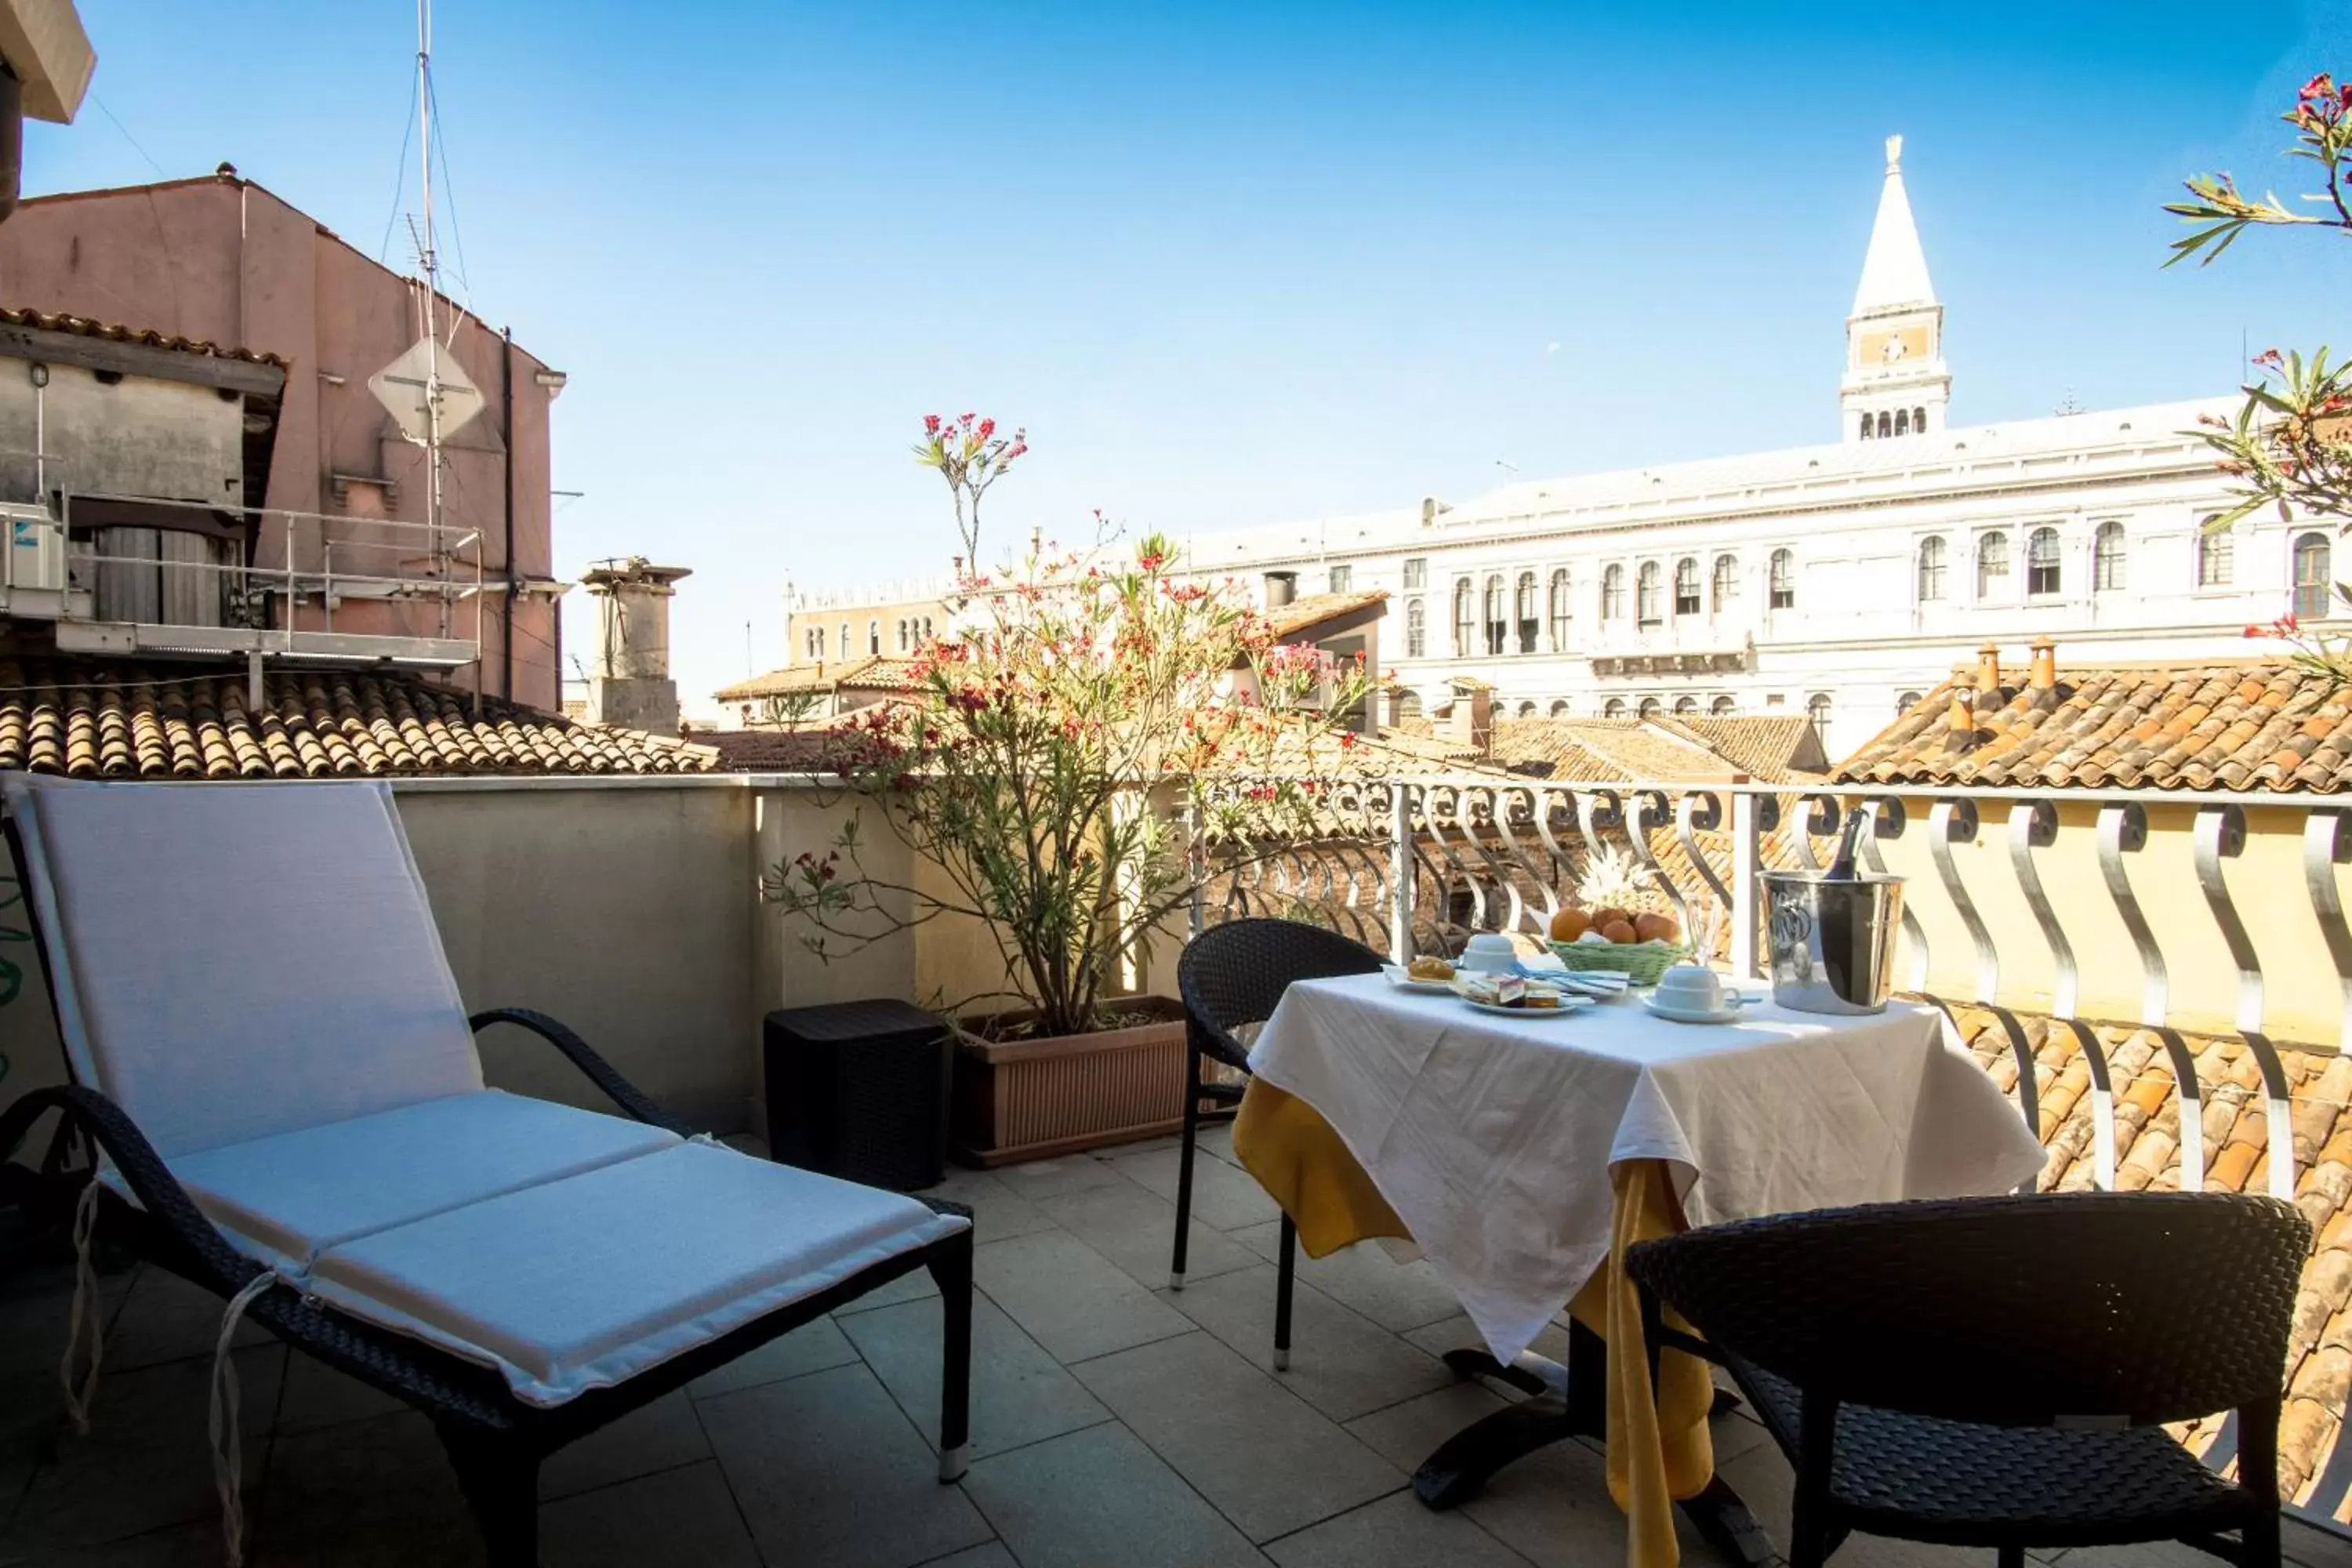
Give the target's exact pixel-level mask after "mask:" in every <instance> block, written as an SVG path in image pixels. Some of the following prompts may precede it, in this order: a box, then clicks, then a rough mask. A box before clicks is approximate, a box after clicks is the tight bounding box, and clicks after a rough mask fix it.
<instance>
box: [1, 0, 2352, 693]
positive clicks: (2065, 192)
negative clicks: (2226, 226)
mask: <svg viewBox="0 0 2352 1568" xmlns="http://www.w3.org/2000/svg"><path fill="white" fill-rule="evenodd" d="M81 9H82V14H83V16H84V19H85V21H86V23H87V24H88V26H89V31H90V33H91V36H92V37H93V39H94V40H95V42H96V44H97V46H98V49H99V56H100V64H99V70H98V76H97V79H96V81H95V83H94V92H95V96H96V99H97V100H98V102H97V103H95V104H93V105H91V106H90V107H89V108H87V109H86V110H84V112H83V115H82V118H81V119H80V121H79V122H78V123H77V124H75V125H74V126H72V127H70V128H68V129H59V128H53V127H47V126H34V127H31V128H29V130H28V134H27V139H26V141H27V145H26V164H27V174H26V188H27V190H28V191H47V190H58V189H70V188H75V187H79V186H84V185H96V184H128V183H136V182H140V181H144V180H148V179H152V178H156V177H158V171H159V169H160V171H161V172H162V173H163V174H169V175H173V176H179V175H186V174H199V173H203V172H205V171H208V170H210V169H211V168H212V167H213V165H214V164H215V163H218V162H219V161H221V160H222V159H224V158H226V159H228V160H230V161H231V162H233V163H236V165H237V166H238V168H239V169H240V170H242V171H243V172H244V173H245V174H247V175H249V176H251V177H252V178H255V179H257V180H259V181H261V182H262V183H263V184H267V185H268V186H269V187H270V188H271V189H272V190H274V191H277V192H278V193H279V194H280V195H284V196H285V197H287V198H288V199H289V200H291V201H292V202H294V203H295V204H296V205H299V206H301V207H302V208H304V209H305V210H307V211H309V212H310V213H312V214H314V215H315V216H318V217H319V218H320V220H321V221H322V222H324V223H326V224H327V225H328V226H330V227H331V228H333V229H335V230H336V231H338V232H339V233H341V234H342V235H343V236H344V237H347V238H349V239H352V241H353V242H354V243H356V244H359V245H360V246H361V247H362V248H364V249H367V250H369V251H371V252H373V251H374V250H375V249H376V248H377V247H378V244H379V242H380V240H381V239H382V237H383V234H384V232H385V228H386V224H387V220H388V219H389V218H390V217H392V216H393V215H394V213H395V212H396V211H398V210H401V209H403V208H405V207H408V206H413V205H414V204H415V172H414V166H413V165H414V156H413V153H412V154H411V156H410V157H409V159H408V160H407V161H406V166H405V168H404V164H403V162H402V159H401V149H402V144H403V138H404V131H405V128H406V120H407V116H408V114H409V105H410V97H409V80H410V70H411V58H412V51H413V49H414V47H415V45H414V32H413V27H414V16H413V11H412V8H411V7H410V6H409V5H406V4H404V3H403V0H365V3H362V0H342V3H341V4H337V5H317V4H315V3H314V0H201V3H200V0H81ZM1652 13H1657V15H1653V14H1652ZM2326 67H2334V68H2338V69H2339V70H2352V21H2347V18H2346V8H2345V7H2342V6H2340V5H2321V4H2318V3H2314V4H2310V5H2294V4H2280V3H2266V0H2244V3H2242V4H2238V5H2231V6H2227V7H2222V6H2214V5H2171V4H2163V3H2158V0H2136V3H2133V4H2106V3H2095V0H2067V3H2065V4H2058V5H2053V4H2049V3H2048V0H2039V3H2036V4H2032V5H2017V4H2010V3H2007V0H1979V3H1978V4H1975V5H1969V6H1966V7H1958V6H1943V5H1808V6H1794V5H1774V4H1764V3H1750V4H1745V5H1716V4H1708V3H1700V0H1685V3H1684V4H1681V5H1676V6H1675V7H1673V8H1672V9H1671V11H1668V10H1667V8H1664V7H1649V6H1629V5H1569V4H1559V3H1555V4H1547V5H1502V4H1481V3H1476V0H1464V3H1457V4H1448V5H1437V4H1430V5H1378V4H1370V3H1367V4H1360V5H1304V4H1295V3H1288V0H1262V3H1258V4H1236V5H1228V4H1223V3H1205V4H1189V5H1181V6H1176V5H1152V4H1133V5H1130V4H1120V5H1096V4H1074V5H1023V6H990V5H930V6H923V7H907V6H898V5H880V4H857V5H839V4H834V5H824V6H814V5H798V4H793V5H749V4H740V5H718V4H705V5H698V4H694V3H693V0H672V3H670V4H668V5H659V6H655V5H643V4H635V5H619V4H597V3H593V0H565V3H553V0H550V3H540V0H530V3H509V4H498V5H492V4H488V3H487V0H442V3H441V5H439V7H438V12H437V16H436V74H437V77H438V81H439V88H440V100H441V108H442V112H443V115H444V127H443V129H444V137H445V145H446V151H447V154H448V160H449V165H450V166H449V182H448V189H447V191H446V196H447V197H448V200H447V201H446V204H445V205H444V206H443V208H442V211H443V215H444V219H445V223H446V220H447V219H448V218H449V217H450V216H451V215H452V214H453V213H454V218H455V234H454V237H450V238H447V239H445V247H446V249H447V250H448V251H449V252H450V254H451V257H452V259H453V260H461V261H462V264H463V272H464V277H463V281H462V284H461V285H460V286H459V289H458V291H459V292H460V293H461V294H462V295H464V296H465V297H467V298H468V299H469V300H470V302H471V304H472V305H473V307H474V308H475V309H476V310H478V312H479V313H480V314H482V315H483V316H484V317H485V318H486V319H487V320H488V321H491V322H493V323H499V324H506V325H511V326H512V327H513V329H514V331H515V335H516V337H517V339H518V340H519V341H520V342H523V343H524V344H525V345H527V346H528V347H529V348H530V349H531V350H532V351H533V352H534V353H538V354H540V355H541V356H542V357H543V358H545V359H546V360H548V361H549V362H550V363H553V364H555V365H557V366H559V367H561V368H562V369H563V370H565V371H567V372H569V373H570V374H571V378H572V379H571V385H570V387H569V388H568V390H567V391H566V392H565V394H564V396H563V399H562V402H561V403H560V404H559V405H557V408H556V467H555V483H556V485H557V487H558V488H559V489H576V490H582V491H584V492H586V493H585V494H584V496H583V497H582V498H581V499H579V500H576V501H571V502H568V503H560V504H562V510H561V511H559V513H558V515H557V518H556V527H557V538H556V563H557V567H558V569H559V570H560V571H562V572H565V573H567V574H570V573H575V572H576V571H578V570H579V569H580V568H581V567H582V566H583V564H584V563H586V562H588V561H590V560H592V559H594V558H597V557H600V556H604V555H612V554H621V553H630V552H638V553H644V554H646V555H650V556H653V557H654V558H656V559H657V560H662V561H667V562H674V563H679V564H683V565H687V566H690V567H692V568H694V569H695V573H696V575H695V576H693V577H691V578H689V579H688V580H687V582H686V583H685V584H682V586H681V591H680V595H679V597H678V599H677V624H676V626H675V628H674V631H673V642H674V645H675V647H676V650H677V674H678V677H679V682H680V686H681V689H682V690H683V693H684V695H685V698H686V702H687V706H688V710H689V711H694V710H698V709H706V708H707V707H708V704H707V701H706V700H705V694H706V693H707V692H708V691H709V689H712V688H713V687H715V686H717V685H719V684H721V683H723V682H725V681H727V680H730V679H736V678H738V677H740V675H741V674H743V673H744V670H745V668H746V666H747V663H748V664H750V665H753V666H756V667H759V668H767V667H769V666H771V665H773V664H777V663H782V662H784V661H785V658H786V650H785V647H784V638H783V631H782V613H781V608H780V603H781V602H780V597H779V595H780V592H781V589H782V584H783V582H784V580H785V578H786V577H787V575H790V576H791V577H792V578H793V580H794V581H795V582H797V583H799V584H802V585H803V586H806V587H826V586H845V585H849V584H857V583H861V582H866V581H871V580H876V579H884V578H894V577H899V576H905V575H912V574H922V573H929V572H932V571H936V570H940V569H942V568H944V566H945V564H946V559H947V557H948V555H949V554H950V552H952V551H953V550H954V548H955V545H954V542H953V532H952V525H951V521H950V513H949V511H948V506H947V498H946V496H945V494H944V493H943V487H942V486H941V485H940V482H939V480H938V479H937V478H936V477H935V476H933V475H931V474H929V473H928V472H925V471H923V470H921V469H919V468H917V467H916V466H915V465H914V464H913V462H912V461H911V459H910V458H908V455H907V443H908V440H909V439H910V438H911V437H912V435H913V433H914V432H915V429H916V426H917V423H918V421H919V417H920V416H922V415H923V414H924V413H926V412H931V411H938V412H941V413H954V412H958V411H961V410H962V409H966V408H973V409H980V410H982V411H985V412H989V413H992V414H994V415H995V416H998V417H999V418H1000V419H1002V420H1003V421H1005V422H1006V423H1008V424H1010V423H1014V422H1024V423H1026V425H1027V426H1028V427H1029V430H1030V433H1031V438H1032V443H1033V446H1034V452H1033V454H1032V455H1031V457H1030V458H1028V459H1026V460H1025V464H1024V468H1020V469H1017V470H1016V471H1015V472H1014V473H1013V476H1011V477H1010V478H1008V479H1006V480H1005V482H1004V484H1003V487H1002V488H1001V489H999V490H998V491H996V492H995V493H994V494H993V495H992V498H991V501H990V513H989V517H990V525H989V527H990V535H991V537H992V539H993V540H995V541H996V542H999V543H1001V544H1007V545H1009V544H1012V543H1013V542H1015V541H1017V540H1018V539H1019V538H1021V537H1024V536H1025V534H1026V532H1027V531H1028V529H1029V527H1030V526H1031V525H1032V524H1033V523H1034V524H1037V525H1041V526H1043V527H1045V530H1046V531H1047V532H1048V533H1049V534H1051V533H1055V532H1057V531H1059V532H1060V533H1062V534H1063V535H1064V536H1065V537H1071V538H1075V537H1077V535H1078V534H1079V532H1080V531H1081V520H1083V519H1084V518H1085V517H1086V516H1087V510H1088V509H1089V508H1091V507H1096V506H1099V507H1102V508H1103V509H1105V510H1107V511H1108V512H1109V513H1111V514H1112V515H1114V516H1116V517H1118V518H1121V519H1124V520H1126V521H1127V522H1128V524H1129V526H1130V527H1131V528H1136V529H1142V528H1164V529H1168V530H1171V531H1178V532H1204V531H1211V530H1215V529H1221V528H1229V527H1236V526H1243V525H1247V524H1251V523H1259V522H1273V521H1287V520H1294V519H1304V518H1310V517H1314V516H1318V515H1326V514H1335V513H1344V512H1349V511H1357V510H1370V509H1373V508H1377V507H1382V506H1391V505H1398V504H1404V503H1409V502H1411V501H1412V500H1416V499H1417V498H1418V497H1420V496H1421V495H1422V494H1423V493H1429V492H1433V493H1436V494H1440V495H1446V496H1463V495H1469V494H1475V493H1476V492H1477V491H1479V490H1481V489H1486V488H1488V487H1490V486H1491V485H1493V484H1495V483H1496V482H1499V481H1502V480H1505V479H1508V478H1509V477H1510V475H1509V474H1508V473H1507V472H1506V471H1505V470H1503V469H1501V468H1498V467H1497V466H1496V464H1497V460H1498V459H1500V460H1503V461H1507V462H1508V463H1510V464H1512V465H1515V466H1516V467H1517V468H1518V469H1520V470H1521V471H1523V472H1524V473H1525V474H1527V475H1529V476H1534V475H1538V474H1544V473H1565V472H1572V471H1577V470H1580V469H1589V468H1604V467H1613V466H1618V465H1622V464H1643V463H1650V462H1658V461H1669V460H1673V459H1676V458H1696V457H1706V456H1717V455H1722V454H1726V453H1730V452H1736V451H1743V450H1752V449H1758V448H1765V447H1779V446H1786V445H1793V444H1800V443H1804V442H1810V441H1825V440H1830V439H1833V438H1834V437H1835V436H1836V434H1837V424H1836V420H1835V417H1834V415H1835V407H1836V404H1835V395H1836V384H1837V377H1838V372H1839V367H1840V355H1841V353H1842V352H1843V336H1842V334H1843V318H1844V313H1845V310H1846V309H1847V306H1848V304H1849V302H1850V300H1851V299H1852V295H1853V285H1854V279H1855V278H1856V276H1857V275H1858V273H1859V271H1860V268H1861V265H1862V254H1863V247H1864V240H1865V238H1866V237H1867V235H1868V233H1869V227H1870V221H1871V216H1872V212H1873V209H1874V204H1875V200H1876V196H1877V191H1878V185H1879V176H1880V172H1881V167H1882V163H1881V155H1880V150H1879V143H1880V141H1881V139H1882V138H1883V137H1885V135H1886V134H1887V133H1889V132H1902V133H1903V134H1904V136H1905V138H1906V151H1905V157H1904V165H1905V170H1906V175H1907V178H1908V182H1909V185H1910V191H1911V199H1912V203H1913V206H1914V208H1915V210H1916V213H1917V216H1918V222H1919V227H1920V231H1921V234H1922V236H1923V237H1924V240H1925V243H1926V246H1927V258H1928V263H1929V266H1930V268H1931V269H1932V271H1933V273H1934V275H1935V279H1936V284H1937V290H1938V292H1939V293H1940V295H1941V296H1942V298H1943V300H1944V302H1945V305H1946V307H1947V342H1948V355H1949V358H1950V361H1951V363H1952V367H1953V372H1954V395H1953V411H1952V412H1953V417H1954V418H1955V419H1956V420H1958V421H1961V422H1967V423H1978V422H1984V421H1989V420H1996V419H2001V418H2012V417H2021V416H2037V415H2042V414H2047V413H2049V412H2051V411H2052V410H2053V408H2054V407H2055V406H2056V405H2058V404H2059V403H2060V402H2061V401H2062V399H2063V398H2065V397H2066V396H2067V395H2069V394H2070V393H2071V395H2073V396H2074V398H2075V399H2076V400H2077V401H2078V402H2079V403H2080V404H2082V405H2084V406H2088V407H2097V406H2102V405H2122V404H2129V403H2141V402H2152V401H2157V400H2159V399H2166V398H2173V397H2186V396H2195V395H2204V394H2208V393H2211V392H2214V391H2217V390H2221V389H2225V388H2226V387H2227V386H2229V385H2230V384H2232V382H2233V380H2234V379H2235V375H2236V365H2237V362H2238V356H2239V344H2240V340H2241V334H2242V333H2243V334H2244V335H2245V337H2246V338H2247V340H2248V341H2249V342H2251V344H2252V346H2253V347H2254V348H2256V349H2260V348H2262V347H2263V346H2264V345H2266V344H2269V343H2272V342H2279V343H2305V344H2310V343H2316V342H2326V341H2328V340H2329V339H2330V337H2331V335H2332V336H2333V337H2334V338H2335V339H2336V340H2338V341H2339V342H2342V341H2343V340H2346V339H2347V338H2352V333H2347V331H2345V330H2344V329H2345V325H2346V323H2345V321H2344V319H2343V314H2342V311H2341V310H2340V309H2339V310H2329V309H2327V308H2326V307H2327V304H2328V302H2330V301H2334V302H2336V303H2337V304H2339V305H2340V303H2341V301H2342V300H2345V299H2346V298H2347V289H2352V246H2347V245H2346V244H2345V243H2344V242H2343V241H2342V240H2341V239H2339V238H2336V237H2332V236H2327V235H2323V234H2316V233H2314V234H2300V235H2281V236H2264V237H2255V238H2254V239H2253V240H2251V241H2249V242H2248V243H2246V244H2242V245H2241V246H2240V247H2238V248H2237V249H2236V250H2235V251H2233V252H2232V253H2231V255H2230V256H2229V257H2227V258H2224V260H2223V261H2222V262H2221V264H2220V265H2218V266H2216V267H2214V268H2208V269H2205V270H2202V271H2182V270H2179V269H2175V270H2173V271H2170V272H2163V271H2159V270H2158V263H2159V262H2160V261H2161V260H2162V259H2163V255H2164V249H2163V247H2164V245H2165V242H2166V241H2167V240H2168V238H2170V237H2171V236H2172V234H2173V232H2174V229H2175V225H2174V220H2172V219H2171V218H2169V217H2168V216H2165V215H2164V214H2163V213H2162V212H2161V211H2160V210H2158V208H2159V204H2160V203H2162V202H2163V201H2165V200H2166V199H2168V196H2169V195H2170V194H2171V192H2172V191H2173V190H2175V189H2176V188H2177V182H2178V180H2179V177H2180V176H2181V175H2183V174H2187V173H2189V172H2191V171H2195V170H2202V169H2211V168H2222V169H2229V170H2231V171H2233V172H2234V173H2236V174H2238V175H2239V176H2240V178H2241V180H2242V182H2243V183H2245V184H2249V185H2252V186H2257V187H2259V186H2263V185H2267V184H2273V183H2276V184H2279V185H2280V186H2281V189H2282V192H2283V194H2291V193H2293V192H2294V191H2299V190H2301V189H2302V188H2303V185H2302V184H2299V183H2296V176H2295V174H2294V171H2293V170H2292V169H2291V168H2290V166H2289V165H2288V164H2287V163H2285V162H2284V160H2282V159H2280V158H2278V157H2277V156H2276V153H2275V149H2276V147H2277V146H2278V145H2279V144H2280V142H2281V138H2282V135H2283V133H2284V127H2282V126H2280V125H2278V124H2277V123H2276V121H2275V120H2274V119H2273V116H2274V115H2275V113H2276V112H2277V110H2278V109H2279V108H2281V107H2283V106H2284V103H2285V101H2286V100H2288V99H2289V98H2291V96H2292V93H2293V89H2294V86H2295V85H2296V84H2297V83H2299V82H2301V81H2302V80H2303V79H2304V78H2305V77H2306V76H2308V75H2309V74H2310V73H2311V72H2312V71H2313V70H2315V69H2317V68H2326ZM100 106H102V107H100ZM117 121H119V122H120V126H119V128H118V124H117V123H116V122H117ZM134 143H135V145H134ZM402 177H404V185H403V186H402V187H401V190H402V194H401V195H399V196H398V197H397V199H396V198H395V180H396V179H399V178H402ZM403 251H404V247H403V246H402V244H401V242H400V240H399V239H398V238H397V237H395V239H394V249H393V252H392V254H393V257H394V260H395V261H398V260H399V259H400V258H401V256H402V254H403ZM1553 345H1557V347H1554V346H1553ZM2343 346H2345V347H2352V342H2344V343H2343ZM574 597H575V598H577V597H578V595H574ZM579 609H580V606H577V605H575V606H573V613H574V615H575V616H577V615H578V612H579ZM747 623H749V624H750V628H751V630H750V648H749V652H748V655H747V649H746V630H745V628H746V624H747ZM584 630H585V623H584V620H575V622H574V623H573V624H572V626H571V627H570V628H569V629H568V633H567V645H568V646H569V647H571V648H572V649H574V650H583V649H584V647H585V637H584V635H582V634H583V633H584Z"/></svg>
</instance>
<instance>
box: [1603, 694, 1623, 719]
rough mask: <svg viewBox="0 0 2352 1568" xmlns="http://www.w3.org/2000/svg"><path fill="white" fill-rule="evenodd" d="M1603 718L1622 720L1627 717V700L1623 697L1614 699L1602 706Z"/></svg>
mask: <svg viewBox="0 0 2352 1568" xmlns="http://www.w3.org/2000/svg"><path fill="white" fill-rule="evenodd" d="M1601 717H1602V718H1603V719H1622V718H1623V717H1625V700H1624V699H1623V698H1622V697H1612V698H1611V699H1610V700H1608V701H1606V702H1604V703H1602V704H1601Z"/></svg>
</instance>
